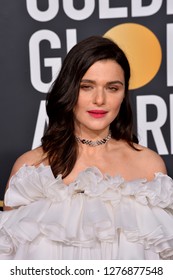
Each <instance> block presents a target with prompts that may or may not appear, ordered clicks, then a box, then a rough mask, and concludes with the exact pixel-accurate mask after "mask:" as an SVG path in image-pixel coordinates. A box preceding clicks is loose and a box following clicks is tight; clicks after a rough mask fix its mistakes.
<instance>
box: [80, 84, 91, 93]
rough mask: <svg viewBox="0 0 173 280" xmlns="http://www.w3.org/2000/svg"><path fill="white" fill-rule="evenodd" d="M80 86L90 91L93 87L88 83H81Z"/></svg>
mask: <svg viewBox="0 0 173 280" xmlns="http://www.w3.org/2000/svg"><path fill="white" fill-rule="evenodd" d="M80 88H81V89H82V90H85V91H88V90H91V89H92V86H91V85H88V84H81V85H80Z"/></svg>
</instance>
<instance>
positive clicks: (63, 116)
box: [42, 36, 138, 178]
mask: <svg viewBox="0 0 173 280" xmlns="http://www.w3.org/2000/svg"><path fill="white" fill-rule="evenodd" d="M103 59H104V60H105V59H111V60H114V61H116V62H117V63H118V64H119V65H120V66H121V67H122V69H123V71H124V77H125V98H124V100H123V102H122V105H121V108H120V111H119V114H118V116H117V117H116V118H115V120H114V121H113V122H112V123H111V124H110V130H111V133H112V138H114V139H116V140H119V139H123V140H125V141H126V142H127V143H128V144H129V145H130V146H131V147H133V148H134V149H135V147H134V145H133V143H134V142H135V143H138V140H137V137H136V136H135V135H134V133H133V117H132V110H131V106H130V102H129V94H128V86H129V79H130V66H129V62H128V60H127V57H126V55H125V54H124V52H123V51H122V50H121V49H120V48H119V46H118V45H117V44H116V43H115V42H113V41H112V40H110V39H108V38H104V37H102V36H91V37H89V38H87V39H85V40H83V41H81V42H79V43H78V44H77V45H75V46H74V47H73V48H72V49H71V50H70V51H69V53H68V54H67V56H66V58H65V59H64V62H63V65H62V67H61V70H60V72H59V75H58V77H57V79H56V80H55V82H54V83H53V85H52V87H51V89H50V91H49V93H48V95H47V101H46V110H47V115H48V118H49V124H48V127H47V129H46V131H45V134H44V136H43V137H42V147H43V151H44V152H45V154H46V155H47V158H48V160H49V164H50V166H51V168H52V171H53V173H54V175H55V176H57V175H58V174H62V177H63V178H64V177H66V176H67V175H68V174H69V173H70V172H71V171H72V169H73V167H74V164H75V162H76V159H77V154H78V145H77V141H76V139H75V135H74V114H73V110H74V107H75V105H76V103H77V100H78V94H79V88H80V82H81V79H82V77H83V76H84V74H85V73H86V71H87V70H88V69H89V67H90V66H91V65H93V64H94V63H95V62H96V61H99V60H103Z"/></svg>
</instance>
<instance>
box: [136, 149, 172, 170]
mask: <svg viewBox="0 0 173 280" xmlns="http://www.w3.org/2000/svg"><path fill="white" fill-rule="evenodd" d="M135 147H136V148H137V149H139V150H140V151H139V152H138V155H139V160H140V162H141V164H142V166H144V167H145V170H147V171H148V173H151V174H154V173H158V172H161V173H164V174H167V170H166V165H165V163H164V160H163V159H162V157H161V156H160V155H159V154H158V153H156V152H155V151H153V150H151V149H149V148H147V147H144V146H141V145H139V144H135Z"/></svg>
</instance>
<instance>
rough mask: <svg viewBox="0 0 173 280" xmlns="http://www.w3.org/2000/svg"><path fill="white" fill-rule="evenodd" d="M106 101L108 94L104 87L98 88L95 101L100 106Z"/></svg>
mask: <svg viewBox="0 0 173 280" xmlns="http://www.w3.org/2000/svg"><path fill="white" fill-rule="evenodd" d="M105 101H106V96H105V92H104V89H102V88H100V89H96V91H95V93H94V98H93V103H94V104H96V105H98V106H101V105H103V104H105Z"/></svg>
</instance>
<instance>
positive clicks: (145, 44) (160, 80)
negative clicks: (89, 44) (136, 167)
mask: <svg viewBox="0 0 173 280" xmlns="http://www.w3.org/2000/svg"><path fill="white" fill-rule="evenodd" d="M91 35H102V36H107V37H109V38H111V39H113V40H115V41H116V42H117V43H118V44H119V45H120V47H122V49H123V50H124V51H125V53H126V54H127V56H128V58H129V61H130V64H131V69H132V79H131V83H130V94H131V100H132V108H133V111H134V117H135V127H136V131H137V134H138V137H139V140H140V143H141V144H142V145H145V146H148V147H149V148H151V149H153V150H155V151H157V152H158V153H159V154H160V155H161V156H162V157H163V159H164V161H165V163H166V166H167V169H168V174H169V175H170V176H171V177H173V1H172V0H143V1H142V0H15V1H11V0H0V73H1V74H0V82H1V83H0V87H1V92H0V120H1V122H0V126H1V127H0V131H1V137H0V199H1V203H2V200H3V196H4V189H5V185H6V182H7V180H8V177H9V174H10V171H11V168H12V165H13V164H14V162H15V160H16V158H17V157H18V156H19V155H21V154H23V153H24V152H26V151H27V150H30V149H32V148H35V147H37V146H38V145H39V144H40V138H41V137H42V135H43V132H44V129H45V125H46V122H47V116H46V112H45V98H46V93H47V91H48V89H49V87H50V85H51V84H52V82H53V80H54V79H55V77H56V76H57V74H58V72H59V70H60V68H61V64H62V61H63V59H64V57H65V55H66V54H67V52H68V51H69V50H70V49H71V48H72V47H73V46H74V45H75V44H76V43H77V42H78V41H80V40H82V39H84V38H86V37H88V36H91Z"/></svg>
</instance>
